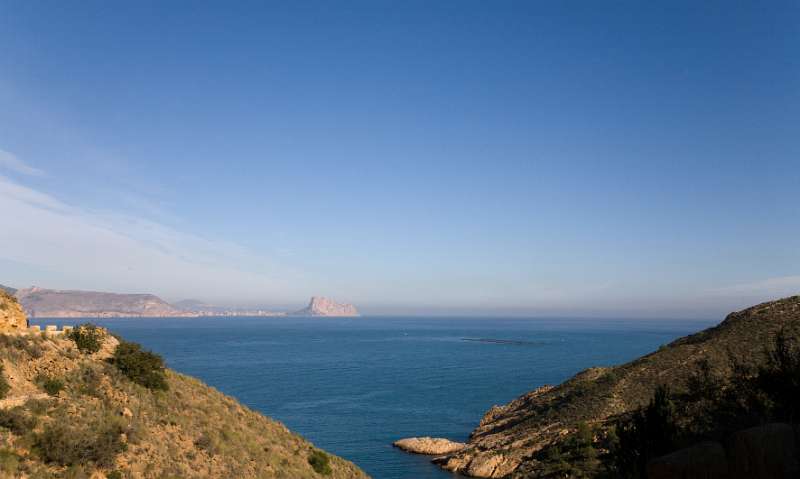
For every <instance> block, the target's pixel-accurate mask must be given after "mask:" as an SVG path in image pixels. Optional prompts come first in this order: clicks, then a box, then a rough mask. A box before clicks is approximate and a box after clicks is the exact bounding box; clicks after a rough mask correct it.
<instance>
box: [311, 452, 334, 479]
mask: <svg viewBox="0 0 800 479" xmlns="http://www.w3.org/2000/svg"><path fill="white" fill-rule="evenodd" d="M308 463H309V464H311V468H312V469H314V471H316V472H317V474H322V475H323V476H329V475H330V474H331V473H332V472H333V470H331V460H330V458H329V457H328V455H327V454H325V453H324V452H322V451H318V450H315V451H312V452H311V454H309V455H308Z"/></svg>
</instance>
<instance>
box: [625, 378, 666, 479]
mask: <svg viewBox="0 0 800 479" xmlns="http://www.w3.org/2000/svg"><path fill="white" fill-rule="evenodd" d="M678 432H679V429H678V426H677V419H676V414H675V405H674V404H673V402H672V399H671V398H670V395H669V390H668V389H667V387H666V386H659V387H658V388H656V391H655V394H654V396H653V399H652V400H651V401H650V404H648V405H647V407H645V408H643V409H639V410H638V411H636V412H634V414H633V416H632V417H631V418H630V419H629V420H628V421H623V422H621V423H620V424H619V425H618V426H617V430H616V438H617V440H616V441H615V442H614V443H612V444H611V450H610V451H609V456H610V457H609V459H610V460H611V464H610V469H612V471H613V472H615V473H616V475H617V476H618V477H622V478H631V479H633V478H645V477H646V476H645V474H646V466H647V463H648V462H649V461H650V460H651V459H654V458H656V457H658V456H661V455H663V454H666V453H669V452H672V451H673V450H674V449H675V448H676V446H677V441H678Z"/></svg>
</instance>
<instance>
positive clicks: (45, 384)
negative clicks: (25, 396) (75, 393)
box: [36, 376, 64, 396]
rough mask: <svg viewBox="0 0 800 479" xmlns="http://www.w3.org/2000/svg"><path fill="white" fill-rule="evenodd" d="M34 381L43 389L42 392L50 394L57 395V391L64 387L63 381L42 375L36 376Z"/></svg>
mask: <svg viewBox="0 0 800 479" xmlns="http://www.w3.org/2000/svg"><path fill="white" fill-rule="evenodd" d="M36 382H38V383H39V385H40V386H41V387H42V389H44V392H46V393H47V394H49V395H51V396H58V393H60V392H61V390H62V389H64V381H62V380H60V379H58V378H52V377H47V376H42V377H39V378H37V381H36Z"/></svg>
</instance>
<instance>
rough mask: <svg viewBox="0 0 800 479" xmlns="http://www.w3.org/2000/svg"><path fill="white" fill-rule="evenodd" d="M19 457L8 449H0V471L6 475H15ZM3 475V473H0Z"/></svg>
mask: <svg viewBox="0 0 800 479" xmlns="http://www.w3.org/2000/svg"><path fill="white" fill-rule="evenodd" d="M19 463H20V457H19V456H18V455H17V454H16V453H15V452H14V451H11V450H9V449H0V472H2V473H4V474H5V475H7V476H8V477H16V472H17V469H18V468H19ZM0 475H3V474H0Z"/></svg>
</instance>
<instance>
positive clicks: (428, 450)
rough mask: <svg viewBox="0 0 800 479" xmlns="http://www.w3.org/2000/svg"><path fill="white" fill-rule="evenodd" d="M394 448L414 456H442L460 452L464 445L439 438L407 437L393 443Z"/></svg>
mask: <svg viewBox="0 0 800 479" xmlns="http://www.w3.org/2000/svg"><path fill="white" fill-rule="evenodd" d="M394 446H395V447H397V448H400V449H402V450H404V451H406V452H411V453H414V454H428V455H431V456H442V455H445V454H452V453H454V452H457V451H460V450H462V449H464V447H466V444H464V443H461V442H453V441H450V440H449V439H443V438H439V437H409V438H407V439H400V440H399V441H395V442H394Z"/></svg>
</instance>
